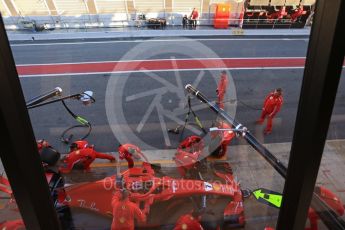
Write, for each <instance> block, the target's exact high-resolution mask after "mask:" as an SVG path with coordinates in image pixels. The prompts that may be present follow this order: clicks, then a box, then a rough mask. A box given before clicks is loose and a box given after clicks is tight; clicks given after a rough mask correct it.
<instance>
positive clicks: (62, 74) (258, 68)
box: [19, 66, 304, 78]
mask: <svg viewBox="0 0 345 230" xmlns="http://www.w3.org/2000/svg"><path fill="white" fill-rule="evenodd" d="M223 69H228V70H266V69H268V70H269V69H272V70H275V69H304V66H290V67H246V68H224V67H222V68H196V69H178V70H177V69H164V70H130V71H116V72H88V73H60V74H37V75H19V77H20V78H32V77H49V76H81V75H101V74H124V73H145V72H174V71H201V70H223Z"/></svg>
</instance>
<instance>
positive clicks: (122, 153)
mask: <svg viewBox="0 0 345 230" xmlns="http://www.w3.org/2000/svg"><path fill="white" fill-rule="evenodd" d="M118 152H119V158H120V159H121V160H123V159H126V161H127V163H128V168H133V167H134V161H133V157H134V158H136V159H140V155H141V156H142V157H143V158H145V156H144V155H143V154H142V152H141V149H140V148H139V147H138V146H136V145H133V144H123V145H120V146H119V149H118ZM139 154H140V155H139ZM145 160H146V161H147V159H145Z"/></svg>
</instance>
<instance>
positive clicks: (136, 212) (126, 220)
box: [111, 192, 146, 230]
mask: <svg viewBox="0 0 345 230" xmlns="http://www.w3.org/2000/svg"><path fill="white" fill-rule="evenodd" d="M122 196H123V195H122V194H121V192H116V193H115V194H114V196H113V199H112V201H111V205H112V207H113V222H112V224H111V230H134V227H135V226H134V219H137V220H138V221H140V222H145V221H146V216H145V214H144V213H143V212H142V211H141V210H140V208H139V207H138V206H137V205H136V204H135V203H133V202H131V201H130V200H129V198H128V196H126V197H125V198H124V199H122Z"/></svg>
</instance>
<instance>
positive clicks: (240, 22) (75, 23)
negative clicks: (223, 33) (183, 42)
mask: <svg viewBox="0 0 345 230" xmlns="http://www.w3.org/2000/svg"><path fill="white" fill-rule="evenodd" d="M147 20H148V19H147ZM147 20H139V19H131V20H99V19H98V20H90V19H78V20H66V21H62V20H61V21H59V22H57V23H56V22H54V21H53V20H52V22H49V21H48V20H32V21H30V20H27V21H23V20H18V21H17V22H14V21H12V22H10V23H7V24H6V29H7V30H24V29H26V30H30V29H31V30H33V31H35V26H32V28H31V27H30V26H29V27H28V26H27V25H28V24H30V23H31V22H34V23H33V24H35V25H36V26H40V27H44V29H43V30H54V29H63V30H69V29H73V30H76V29H81V30H83V31H88V30H92V29H100V28H118V29H121V28H122V29H124V28H128V27H133V28H137V29H143V28H146V27H147V26H148V24H147ZM224 20H225V21H228V24H229V27H239V28H242V27H243V28H254V29H259V28H270V29H275V28H287V29H289V28H296V27H294V26H296V25H297V26H298V25H299V28H300V27H304V24H305V22H303V21H300V20H297V21H292V20H291V19H224ZM213 22H214V19H211V18H206V19H198V20H197V25H198V26H199V27H203V26H213ZM25 24H26V25H25ZM166 25H167V26H168V27H172V28H174V27H176V28H178V27H181V26H182V17H181V18H177V17H174V18H173V19H171V18H170V19H169V17H168V19H166ZM188 26H189V25H187V28H188ZM157 29H160V28H159V27H158V28H157ZM161 29H164V28H161ZM36 31H37V30H36Z"/></svg>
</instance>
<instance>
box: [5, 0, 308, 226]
mask: <svg viewBox="0 0 345 230" xmlns="http://www.w3.org/2000/svg"><path fill="white" fill-rule="evenodd" d="M14 2H17V1H14ZM28 2H32V1H31V0H30V1H28ZM47 2H48V1H47ZM90 2H94V4H96V5H97V6H99V7H98V8H97V7H96V8H95V6H94V5H92V4H91V3H90ZM119 2H121V1H119ZM259 2H260V1H259ZM259 2H258V1H254V0H252V2H251V4H244V1H231V7H230V9H233V10H234V11H233V12H232V13H235V12H237V15H238V18H236V20H235V22H234V23H235V24H234V25H232V23H230V24H231V25H232V26H237V27H239V28H236V29H234V28H233V33H234V34H235V35H241V34H243V30H242V27H243V28H260V29H261V28H271V29H272V28H285V29H286V28H301V27H303V26H304V25H305V23H306V21H307V19H308V17H309V15H310V13H311V5H312V4H313V2H310V3H309V4H307V3H306V4H304V5H303V4H300V1H295V2H293V3H290V4H291V6H286V7H285V6H280V5H279V3H276V4H278V5H277V6H275V7H273V6H269V5H268V4H269V3H268V2H269V1H267V2H266V3H263V1H261V2H262V3H260V4H264V6H263V7H259V5H258V4H259ZM84 3H85V4H86V6H87V7H86V6H85V4H84ZM84 3H83V4H81V3H80V2H79V3H78V4H77V3H76V5H75V6H74V8H75V9H74V10H75V11H73V9H72V8H69V7H68V6H67V5H64V4H63V1H61V2H60V3H59V4H57V5H56V6H55V7H57V8H58V9H56V10H57V11H58V12H59V14H61V17H63V16H62V15H69V17H66V19H67V18H70V17H75V18H76V19H78V20H82V19H84V17H83V16H80V15H79V16H75V15H73V14H76V13H73V12H77V13H78V14H81V13H83V12H84V11H85V10H87V11H88V10H89V9H91V10H92V9H94V10H96V9H97V10H100V11H102V10H105V8H107V12H109V9H117V10H119V9H122V8H121V7H120V6H119V7H117V6H114V5H113V4H115V3H113V2H112V1H107V2H106V1H85V2H84ZM137 3H138V4H137V7H138V8H142V9H145V10H146V8H147V7H148V4H150V3H149V2H148V1H137ZM161 3H162V1H160V4H161ZM187 3H188V1H187ZM187 3H185V2H183V3H182V2H181V1H176V3H174V5H173V6H172V8H176V9H175V10H177V9H179V10H177V11H176V12H177V13H176V18H175V16H171V17H170V18H169V19H168V18H165V19H163V18H160V17H158V18H156V17H157V15H156V16H154V17H155V18H153V19H152V18H149V17H151V16H149V14H148V13H149V12H140V13H139V12H135V13H138V14H135V15H136V20H135V21H133V22H132V20H130V21H127V19H126V20H125V22H122V23H124V24H126V23H127V24H129V25H132V26H133V25H136V26H137V27H138V28H136V29H135V30H133V27H128V28H127V27H126V28H122V29H121V31H122V33H123V34H122V35H126V36H129V35H130V36H131V37H132V36H135V37H136V39H135V40H132V39H131V38H127V39H117V40H107V39H105V38H104V34H103V35H102V36H103V37H99V38H97V39H94V38H91V39H90V38H89V37H86V40H83V39H79V38H77V39H72V40H68V41H66V40H63V39H60V38H59V37H58V36H61V33H63V34H64V36H75V34H78V33H76V32H77V31H78V30H79V29H80V27H83V25H84V27H83V28H81V30H83V32H90V31H89V28H88V26H92V25H93V23H92V22H85V21H83V22H80V21H73V22H72V21H69V22H68V23H61V22H60V21H57V22H56V23H54V24H53V25H52V24H50V23H44V22H41V21H39V20H37V21H31V20H28V21H26V20H25V21H24V20H22V21H21V22H20V26H22V27H24V28H22V27H21V28H22V29H25V30H26V31H25V33H24V32H23V33H24V34H26V35H27V34H29V35H30V40H32V41H30V43H29V42H27V41H25V42H23V41H16V42H13V44H11V45H12V46H11V48H12V51H13V54H14V58H15V61H16V64H17V69H18V73H19V75H20V80H21V84H22V88H23V91H24V95H25V98H26V100H27V106H28V109H29V113H30V118H31V122H32V125H33V128H34V132H35V136H36V139H37V146H38V150H39V154H40V156H41V160H42V166H43V167H44V169H45V173H46V178H47V183H48V184H49V188H50V192H51V195H52V198H53V201H54V205H55V208H56V211H57V213H58V214H59V218H60V220H61V223H62V226H63V227H64V228H65V229H73V228H76V229H110V228H111V229H113V230H115V229H123V228H126V229H133V228H146V229H229V228H234V229H265V228H266V227H267V229H269V228H270V227H272V228H274V227H275V225H276V221H277V218H278V214H279V208H280V204H281V201H282V194H281V193H282V189H283V186H284V175H285V165H287V162H288V159H289V151H290V146H291V143H290V142H291V139H292V133H293V127H294V121H295V115H296V112H297V105H298V99H299V93H300V92H299V90H300V86H301V82H302V76H303V65H304V57H305V54H306V50H307V42H308V41H307V36H308V34H307V33H306V34H305V35H304V36H303V37H302V38H291V39H290V38H275V37H269V38H266V37H264V38H259V39H258V38H256V37H254V38H252V39H242V38H241V37H238V38H237V37H236V38H228V37H225V38H220V39H218V38H214V36H213V33H216V32H214V31H217V30H213V27H212V30H211V31H212V32H209V33H210V34H209V35H208V36H211V37H207V38H202V39H200V38H198V37H195V38H194V37H192V38H185V37H182V36H185V35H188V34H189V33H194V32H195V31H194V30H192V29H195V27H197V30H196V32H199V31H198V29H199V28H201V30H200V31H203V30H202V28H208V27H206V26H205V27H201V26H200V27H199V25H200V24H202V23H208V22H207V21H209V19H205V18H203V17H204V16H203V17H200V18H198V16H196V15H200V16H201V15H203V14H205V12H200V11H201V10H202V9H200V8H195V9H194V10H193V11H192V9H193V8H194V7H195V6H192V4H191V3H188V4H191V5H190V9H189V8H188V10H186V9H184V10H181V9H182V8H183V7H185V6H184V4H187ZM0 4H1V3H0ZM6 4H7V3H6ZM12 4H15V3H12ZM32 4H36V5H37V4H39V5H40V7H45V4H41V3H37V2H36V1H35V2H32ZM90 4H91V5H90ZM126 4H127V3H126ZM145 4H147V5H145ZM175 4H176V5H175ZM24 5H25V4H24V3H23V4H21V6H22V7H24ZM50 5H51V4H47V7H51V6H50ZM53 5H54V4H53ZM157 5H158V4H157ZM178 5H180V6H178ZM198 5H200V4H198ZM225 5H226V7H225V8H224V9H229V7H228V5H227V4H225ZM105 6H107V7H105ZM126 6H127V5H126ZM222 6H223V5H222V4H219V5H217V11H219V12H218V13H219V14H222V12H223V11H224V10H222V9H223V8H222ZM27 7H28V9H26V10H25V12H31V10H30V6H27ZM61 7H62V8H63V9H64V10H63V11H61V9H62V8H61ZM90 7H91V8H90ZM92 7H93V8H92ZM122 7H123V6H122ZM203 7H207V8H209V9H213V10H215V9H216V7H215V5H207V6H203ZM59 8H60V9H59ZM132 8H133V7H132ZM149 8H150V7H149ZM155 9H156V8H155ZM0 10H2V8H1V5H0ZM56 10H55V11H56ZM127 10H131V7H129V9H127ZM180 11H181V12H180ZM187 11H188V12H187ZM189 11H190V12H189ZM23 12H24V11H23ZM153 12H155V11H153ZM164 12H165V11H164ZM191 12H193V13H192V14H193V15H194V16H193V18H192V19H191V18H189V17H188V16H189V15H190V14H191ZM151 13H152V12H151ZM146 14H147V15H146ZM229 14H230V12H228V11H227V12H226V15H227V16H226V17H227V19H226V20H228V18H229ZM119 15H120V14H116V15H114V18H117V17H120V16H119ZM184 15H186V16H185V18H184V22H185V23H186V24H185V25H183V27H182V25H181V28H180V27H179V26H176V24H175V23H176V20H177V19H179V18H180V19H181V23H182V17H183V16H184ZM194 17H196V18H197V19H195V18H194ZM212 17H213V15H211V16H210V17H209V18H212ZM146 18H147V19H146ZM59 20H60V19H59ZM61 20H62V19H61ZM99 20H101V17H99ZM114 20H115V19H114ZM222 20H223V19H221V20H220V21H217V23H216V24H217V25H215V26H216V27H217V26H221V27H222V26H223V24H224V23H223V22H224V21H222ZM7 23H10V22H9V21H8V22H7ZM11 23H13V22H11ZM112 23H115V24H116V23H118V22H114V21H112V22H110V24H109V26H111V25H114V24H112ZM130 23H133V24H130ZM169 23H170V24H169ZM77 24H78V26H77ZM127 24H126V25H127ZM171 24H172V25H174V26H170V25H171ZM228 24H229V22H227V23H226V27H228ZM103 25H105V24H103ZM10 26H18V25H12V24H11V25H8V26H7V27H8V28H12V27H10ZM73 26H74V28H72V29H71V28H69V27H73ZM144 26H147V27H148V28H142V27H144ZM157 27H158V28H161V27H162V28H165V27H167V30H166V31H165V30H163V31H158V30H156V32H157V31H158V32H161V33H166V34H163V36H160V37H157V38H153V39H146V38H145V39H143V38H142V37H141V36H140V33H141V32H142V33H146V35H147V36H148V35H150V36H152V35H151V33H152V30H150V29H151V28H157ZM67 28H68V31H67ZM76 28H77V29H76ZM169 29H171V30H176V31H174V32H173V33H177V34H179V33H181V35H182V36H181V37H173V38H167V37H166V35H167V34H169V33H168V32H169ZM189 29H190V30H189ZM208 29H211V28H208ZM29 30H33V31H35V32H33V31H29ZM48 30H49V31H48ZM92 30H93V31H91V32H90V34H94V33H93V32H96V33H97V32H100V29H99V28H98V27H97V28H94V29H92ZM107 30H108V29H107ZM114 30H116V31H117V30H118V29H115V28H112V29H109V31H107V32H109V33H110V34H111V32H114ZM302 30H303V29H302ZM302 30H301V31H302ZM71 31H73V32H75V33H70V32H71ZM133 31H134V32H133ZM205 31H208V30H205ZM273 31H274V30H273ZM303 31H304V30H303ZM201 33H202V32H201ZM277 33H278V32H277ZM8 34H9V35H11V36H12V35H13V36H16V34H18V31H8ZM59 34H60V35H59ZM133 34H134V35H133ZM26 35H22V36H26ZM42 35H44V36H48V37H49V36H53V37H54V39H53V40H48V41H47V40H45V39H39V38H41V37H40V36H42ZM146 35H145V36H146ZM55 36H56V37H55ZM85 36H89V35H85ZM56 38H57V39H58V40H59V41H56V40H55V39H56ZM69 39H71V37H69ZM84 105H90V106H84ZM3 183H5V184H6V180H5V179H4V180H3ZM0 188H2V187H0ZM8 211H9V210H8V209H7V208H5V209H3V210H1V212H2V213H4V215H0V222H1V221H2V220H14V219H18V222H15V221H11V222H6V223H4V225H0V226H1V227H5V226H6V227H9V226H11V224H13V225H15V224H19V225H20V224H21V225H22V226H23V224H22V222H21V220H20V219H19V218H20V217H18V216H17V217H16V218H14V217H13V216H11V218H9V217H8V216H6V215H5V214H6V213H7V212H8ZM17 215H19V213H18V210H17ZM12 217H13V218H12Z"/></svg>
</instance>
